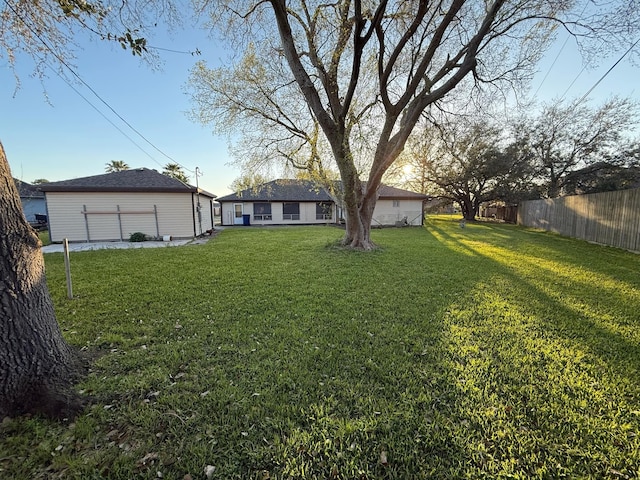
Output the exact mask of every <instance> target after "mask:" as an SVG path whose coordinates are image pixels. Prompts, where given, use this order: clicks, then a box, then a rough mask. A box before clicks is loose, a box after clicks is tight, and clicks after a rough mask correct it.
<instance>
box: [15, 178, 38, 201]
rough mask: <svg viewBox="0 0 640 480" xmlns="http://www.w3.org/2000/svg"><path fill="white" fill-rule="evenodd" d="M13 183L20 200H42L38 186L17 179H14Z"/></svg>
mask: <svg viewBox="0 0 640 480" xmlns="http://www.w3.org/2000/svg"><path fill="white" fill-rule="evenodd" d="M13 181H14V183H15V184H16V188H17V189H18V193H19V194H20V198H44V193H42V189H41V188H40V187H41V186H40V185H31V184H30V183H27V182H23V181H22V180H18V179H17V178H14V179H13Z"/></svg>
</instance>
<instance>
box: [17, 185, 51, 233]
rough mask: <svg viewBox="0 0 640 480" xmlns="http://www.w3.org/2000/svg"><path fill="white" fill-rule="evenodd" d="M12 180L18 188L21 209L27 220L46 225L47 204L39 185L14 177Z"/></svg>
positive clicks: (31, 222) (33, 223)
mask: <svg viewBox="0 0 640 480" xmlns="http://www.w3.org/2000/svg"><path fill="white" fill-rule="evenodd" d="M13 181H14V183H15V184H16V188H17V189H18V194H19V195H20V202H22V211H23V212H24V216H25V218H26V219H27V222H29V223H30V224H31V225H39V224H44V225H45V226H46V224H47V220H46V215H47V204H46V201H45V198H44V193H42V190H41V189H40V186H39V185H38V186H36V185H32V184H30V183H27V182H23V181H22V180H18V179H16V178H14V179H13ZM36 215H37V217H36Z"/></svg>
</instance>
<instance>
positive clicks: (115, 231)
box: [46, 192, 211, 242]
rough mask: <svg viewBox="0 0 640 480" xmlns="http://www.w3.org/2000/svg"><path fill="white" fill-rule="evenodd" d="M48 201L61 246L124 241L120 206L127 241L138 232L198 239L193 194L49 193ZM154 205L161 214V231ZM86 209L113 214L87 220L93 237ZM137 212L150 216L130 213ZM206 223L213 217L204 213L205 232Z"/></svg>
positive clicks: (90, 216)
mask: <svg viewBox="0 0 640 480" xmlns="http://www.w3.org/2000/svg"><path fill="white" fill-rule="evenodd" d="M46 197H47V210H48V213H49V228H50V235H51V241H53V242H60V241H62V240H63V239H64V238H68V239H69V241H109V240H120V228H119V225H118V215H117V213H116V212H117V207H118V206H119V207H120V211H121V212H122V213H121V215H120V219H121V224H122V236H123V238H124V240H127V239H128V238H129V235H131V234H132V233H135V232H142V233H145V234H147V235H149V236H152V237H156V236H160V237H163V236H165V235H171V236H172V237H175V238H191V237H193V235H194V227H193V214H192V212H193V205H192V201H191V193H115V192H114V193H90V192H47V194H46ZM202 203H203V204H204V203H205V202H202ZM207 203H209V202H207ZM154 205H155V206H156V209H157V212H158V214H157V218H158V224H157V227H156V217H155V215H154V213H153V210H154ZM83 206H86V210H87V212H113V213H108V214H105V213H94V214H91V213H89V214H88V215H87V216H86V217H87V221H88V227H89V237H87V223H86V222H85V215H84V214H83V213H82V211H83ZM207 208H208V207H207ZM134 211H135V212H148V213H129V214H128V213H126V212H134ZM205 219H206V222H208V223H207V224H209V223H210V222H211V220H210V215H208V214H207V215H205V214H204V211H203V228H204V225H205V223H204V221H205ZM209 228H210V227H209ZM207 229H208V228H205V230H207ZM158 230H159V232H158ZM158 233H159V235H158Z"/></svg>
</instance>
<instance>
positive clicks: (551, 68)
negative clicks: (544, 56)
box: [533, 36, 575, 97]
mask: <svg viewBox="0 0 640 480" xmlns="http://www.w3.org/2000/svg"><path fill="white" fill-rule="evenodd" d="M568 41H569V37H568V36H567V38H566V39H565V40H564V43H563V44H562V47H560V50H559V51H558V54H557V55H556V58H554V59H553V62H552V63H551V65H550V66H549V70H547V73H546V74H545V75H544V78H543V79H542V81H541V82H540V85H539V86H538V89H537V90H536V91H535V93H534V94H533V96H534V97H535V96H537V95H538V92H539V91H540V89H541V88H542V85H544V82H545V80H546V79H547V77H548V76H549V74H550V73H551V70H553V67H554V66H555V64H556V62H557V61H558V58H559V57H560V54H561V53H562V51H563V50H564V47H566V46H567V42H568ZM574 82H575V80H574ZM572 85H573V84H572ZM569 88H571V87H569Z"/></svg>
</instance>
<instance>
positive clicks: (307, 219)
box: [221, 202, 336, 225]
mask: <svg viewBox="0 0 640 480" xmlns="http://www.w3.org/2000/svg"><path fill="white" fill-rule="evenodd" d="M235 203H240V202H223V203H222V210H221V212H222V220H221V222H222V225H233V212H234V207H233V206H234V204H235ZM293 203H295V202H293ZM299 203H300V220H284V219H283V218H282V216H283V213H282V212H283V202H272V203H271V220H255V219H254V218H253V202H244V203H243V213H244V214H245V215H246V214H249V215H251V225H309V224H314V223H317V224H325V223H335V221H336V208H335V205H334V206H333V209H332V212H331V214H332V215H331V216H332V218H331V219H330V220H316V202H299Z"/></svg>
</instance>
